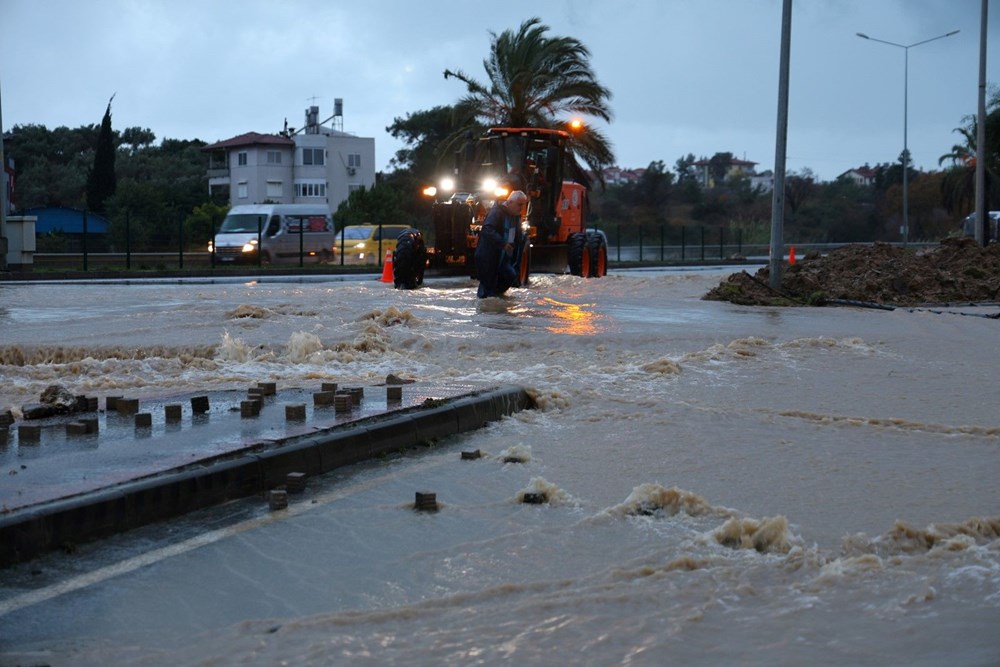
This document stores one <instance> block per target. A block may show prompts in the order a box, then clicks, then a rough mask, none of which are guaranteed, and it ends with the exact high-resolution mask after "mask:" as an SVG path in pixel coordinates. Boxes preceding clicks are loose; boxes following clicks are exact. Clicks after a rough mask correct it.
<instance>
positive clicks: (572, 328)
mask: <svg viewBox="0 0 1000 667" xmlns="http://www.w3.org/2000/svg"><path fill="white" fill-rule="evenodd" d="M541 303H542V304H544V305H547V306H555V308H554V309H553V310H552V311H551V315H552V317H554V318H555V323H554V324H553V325H551V326H547V327H545V329H546V330H547V331H549V332H551V333H557V334H569V335H571V336H592V335H594V334H595V333H598V331H600V329H599V327H598V326H597V314H596V313H594V312H593V311H591V310H586V309H587V308H592V307H593V305H594V304H592V303H584V304H576V303H563V302H562V301H556V300H555V299H550V298H548V297H546V298H544V299H542V300H541Z"/></svg>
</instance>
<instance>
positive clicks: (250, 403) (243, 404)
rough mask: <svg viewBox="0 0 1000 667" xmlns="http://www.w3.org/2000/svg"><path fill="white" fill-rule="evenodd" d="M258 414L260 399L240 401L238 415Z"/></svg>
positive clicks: (256, 415)
mask: <svg viewBox="0 0 1000 667" xmlns="http://www.w3.org/2000/svg"><path fill="white" fill-rule="evenodd" d="M258 416H260V401H254V400H247V401H240V417H258Z"/></svg>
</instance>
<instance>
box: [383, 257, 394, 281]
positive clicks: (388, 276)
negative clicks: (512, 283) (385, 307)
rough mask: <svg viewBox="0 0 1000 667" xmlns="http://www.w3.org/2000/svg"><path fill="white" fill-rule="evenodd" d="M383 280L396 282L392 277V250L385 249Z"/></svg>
mask: <svg viewBox="0 0 1000 667" xmlns="http://www.w3.org/2000/svg"><path fill="white" fill-rule="evenodd" d="M382 282H384V283H391V282H394V281H393V278H392V251H391V250H386V251H385V261H384V262H383V263H382Z"/></svg>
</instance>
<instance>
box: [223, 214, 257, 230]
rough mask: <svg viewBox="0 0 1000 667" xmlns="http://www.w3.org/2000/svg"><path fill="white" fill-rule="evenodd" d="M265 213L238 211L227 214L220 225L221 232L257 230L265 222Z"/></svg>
mask: <svg viewBox="0 0 1000 667" xmlns="http://www.w3.org/2000/svg"><path fill="white" fill-rule="evenodd" d="M264 219H265V218H264V216H263V215H255V214H252V213H238V214H236V215H227V216H226V219H225V220H223V221H222V226H221V227H219V231H220V232H256V231H257V230H258V229H260V226H261V225H263V223H264Z"/></svg>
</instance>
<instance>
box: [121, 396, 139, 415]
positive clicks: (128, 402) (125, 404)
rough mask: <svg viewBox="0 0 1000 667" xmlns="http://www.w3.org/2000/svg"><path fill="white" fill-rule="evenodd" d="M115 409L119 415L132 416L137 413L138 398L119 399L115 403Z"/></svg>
mask: <svg viewBox="0 0 1000 667" xmlns="http://www.w3.org/2000/svg"><path fill="white" fill-rule="evenodd" d="M115 408H116V409H117V410H118V414H120V415H134V414H136V413H137V412H139V399H138V398H119V399H118V401H117V402H116V403H115Z"/></svg>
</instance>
